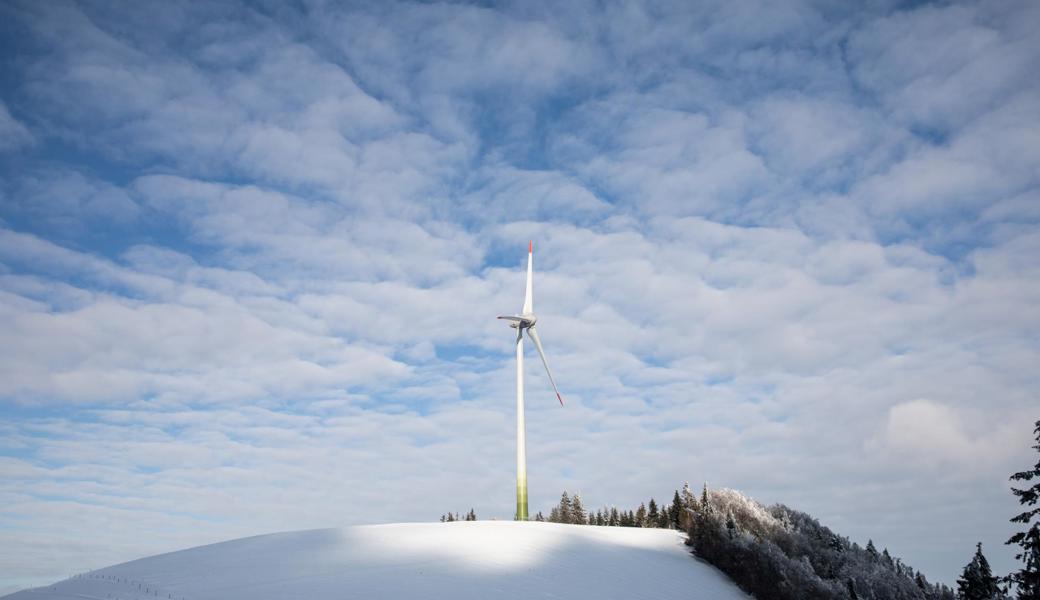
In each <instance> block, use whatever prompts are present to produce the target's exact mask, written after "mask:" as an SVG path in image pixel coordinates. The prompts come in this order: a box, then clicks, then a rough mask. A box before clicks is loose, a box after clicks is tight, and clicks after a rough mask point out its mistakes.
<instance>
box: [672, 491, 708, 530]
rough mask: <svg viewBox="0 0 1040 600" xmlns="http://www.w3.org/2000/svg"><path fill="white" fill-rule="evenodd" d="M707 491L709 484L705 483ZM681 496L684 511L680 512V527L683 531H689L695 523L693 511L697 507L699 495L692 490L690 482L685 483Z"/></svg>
mask: <svg viewBox="0 0 1040 600" xmlns="http://www.w3.org/2000/svg"><path fill="white" fill-rule="evenodd" d="M705 491H707V484H705ZM679 498H680V501H681V504H682V512H681V513H680V514H679V528H680V529H682V530H683V531H689V530H690V527H691V526H692V525H693V511H695V510H696V509H697V497H696V496H694V495H693V492H692V491H690V484H689V482H685V483H683V486H682V492H680V493H679Z"/></svg>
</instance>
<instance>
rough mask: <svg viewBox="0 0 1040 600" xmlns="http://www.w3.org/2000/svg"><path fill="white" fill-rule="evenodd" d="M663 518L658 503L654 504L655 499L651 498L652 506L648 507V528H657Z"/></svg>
mask: <svg viewBox="0 0 1040 600" xmlns="http://www.w3.org/2000/svg"><path fill="white" fill-rule="evenodd" d="M660 518H661V514H660V512H659V511H658V510H657V502H654V499H653V498H650V504H648V505H647V507H646V520H647V525H646V526H647V527H657V526H658V521H659V520H660Z"/></svg>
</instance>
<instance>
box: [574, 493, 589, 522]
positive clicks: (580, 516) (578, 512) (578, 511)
mask: <svg viewBox="0 0 1040 600" xmlns="http://www.w3.org/2000/svg"><path fill="white" fill-rule="evenodd" d="M585 519H586V517H585V507H584V506H582V504H581V494H574V498H573V499H571V520H570V522H571V523H573V524H575V525H585V524H587V523H588V521H586V520H585Z"/></svg>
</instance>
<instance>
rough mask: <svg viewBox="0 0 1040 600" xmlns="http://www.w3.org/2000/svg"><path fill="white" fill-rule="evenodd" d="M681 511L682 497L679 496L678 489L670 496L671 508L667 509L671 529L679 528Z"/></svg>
mask: <svg viewBox="0 0 1040 600" xmlns="http://www.w3.org/2000/svg"><path fill="white" fill-rule="evenodd" d="M682 513H683V509H682V499H681V498H679V490H675V496H673V497H672V508H671V509H669V511H668V517H669V518H670V520H671V526H672V529H681V528H680V527H679V517H680V516H681V515H682Z"/></svg>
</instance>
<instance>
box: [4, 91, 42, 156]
mask: <svg viewBox="0 0 1040 600" xmlns="http://www.w3.org/2000/svg"><path fill="white" fill-rule="evenodd" d="M33 139H34V138H33V135H32V133H30V132H29V129H28V128H27V127H26V126H25V125H23V124H22V123H20V122H18V120H17V119H15V118H14V117H13V116H11V112H10V111H9V110H7V105H6V104H4V103H3V102H0V152H10V151H13V150H18V149H19V148H21V147H23V146H28V145H31V144H32V143H33Z"/></svg>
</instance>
